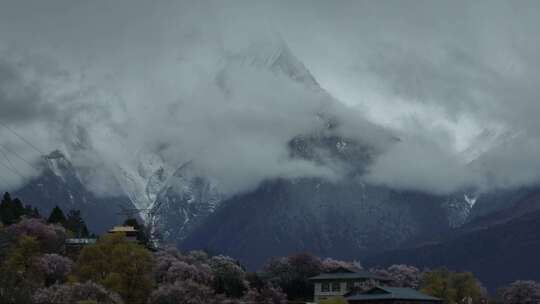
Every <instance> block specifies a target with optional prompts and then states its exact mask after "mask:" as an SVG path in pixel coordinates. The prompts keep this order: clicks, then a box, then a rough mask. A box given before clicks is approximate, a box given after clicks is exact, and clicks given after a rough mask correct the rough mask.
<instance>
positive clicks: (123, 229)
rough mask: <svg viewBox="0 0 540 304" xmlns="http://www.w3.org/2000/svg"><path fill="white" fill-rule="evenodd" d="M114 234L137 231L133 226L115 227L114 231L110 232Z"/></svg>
mask: <svg viewBox="0 0 540 304" xmlns="http://www.w3.org/2000/svg"><path fill="white" fill-rule="evenodd" d="M114 232H137V229H135V228H133V227H131V226H115V227H114V228H113V229H111V230H109V233H114Z"/></svg>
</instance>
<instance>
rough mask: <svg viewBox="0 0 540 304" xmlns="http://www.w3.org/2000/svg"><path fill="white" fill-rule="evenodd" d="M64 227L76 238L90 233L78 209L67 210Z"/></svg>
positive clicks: (85, 236)
mask: <svg viewBox="0 0 540 304" xmlns="http://www.w3.org/2000/svg"><path fill="white" fill-rule="evenodd" d="M64 227H65V228H66V229H68V230H70V231H71V232H73V233H74V234H75V237H78V238H87V237H88V236H89V235H90V233H89V232H88V228H87V227H86V223H85V222H84V220H83V218H82V217H81V211H80V210H70V211H69V212H68V215H67V217H66V223H65V225H64Z"/></svg>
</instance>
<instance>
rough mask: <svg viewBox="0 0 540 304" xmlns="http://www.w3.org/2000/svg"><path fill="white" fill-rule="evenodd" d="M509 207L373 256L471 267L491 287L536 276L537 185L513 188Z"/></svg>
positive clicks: (378, 261)
mask: <svg viewBox="0 0 540 304" xmlns="http://www.w3.org/2000/svg"><path fill="white" fill-rule="evenodd" d="M518 194H519V198H520V199H519V200H517V201H516V202H515V203H514V204H513V205H512V206H510V207H508V208H506V209H502V210H499V211H496V212H493V213H491V214H487V215H484V216H481V217H478V218H476V219H474V220H472V221H471V222H469V223H468V224H466V225H464V226H463V227H460V228H459V229H456V230H454V231H452V232H451V233H446V234H444V235H443V236H440V237H439V238H438V239H433V240H432V241H431V242H430V243H424V244H422V245H420V246H415V247H412V248H406V249H401V250H396V251H391V252H387V253H384V254H379V255H375V256H372V257H370V258H368V259H367V260H366V262H367V264H369V265H372V266H373V265H381V266H382V265H388V264H395V263H406V264H412V265H416V266H419V267H440V266H445V267H448V268H450V269H454V270H463V271H472V272H474V273H475V275H476V276H478V277H479V279H480V280H481V281H482V283H483V284H484V285H485V286H486V287H488V288H489V289H490V290H492V291H494V290H495V289H496V288H498V287H500V286H502V285H504V284H507V283H509V282H512V281H514V280H518V279H520V280H526V279H531V280H540V273H539V272H538V269H540V260H539V259H538V255H539V254H540V190H538V189H530V190H529V192H528V193H527V194H524V193H523V192H522V191H519V192H518Z"/></svg>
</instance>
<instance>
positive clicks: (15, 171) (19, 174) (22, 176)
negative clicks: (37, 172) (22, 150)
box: [0, 162, 26, 179]
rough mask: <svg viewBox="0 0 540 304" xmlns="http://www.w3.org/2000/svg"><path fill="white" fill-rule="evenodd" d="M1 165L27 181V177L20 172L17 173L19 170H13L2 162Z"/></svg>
mask: <svg viewBox="0 0 540 304" xmlns="http://www.w3.org/2000/svg"><path fill="white" fill-rule="evenodd" d="M0 165H2V166H4V167H6V168H7V169H8V170H9V171H11V172H13V173H15V174H16V175H18V176H19V177H20V178H22V179H26V177H24V175H22V174H21V173H20V172H19V171H17V170H15V169H13V168H11V167H10V166H8V165H6V164H4V163H3V162H0Z"/></svg>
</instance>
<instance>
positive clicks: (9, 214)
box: [0, 192, 25, 225]
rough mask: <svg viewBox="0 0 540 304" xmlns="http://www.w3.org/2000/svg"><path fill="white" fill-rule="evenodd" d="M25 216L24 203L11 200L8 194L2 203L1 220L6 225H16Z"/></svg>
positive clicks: (0, 205) (0, 206)
mask: <svg viewBox="0 0 540 304" xmlns="http://www.w3.org/2000/svg"><path fill="white" fill-rule="evenodd" d="M23 215H25V209H24V207H23V204H22V202H21V201H20V200H19V199H18V198H16V199H11V195H10V194H9V193H8V192H6V193H5V194H4V197H3V198H2V202H0V220H1V221H2V223H4V225H11V224H14V223H16V222H17V221H18V220H19V219H20V218H21V216H23Z"/></svg>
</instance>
